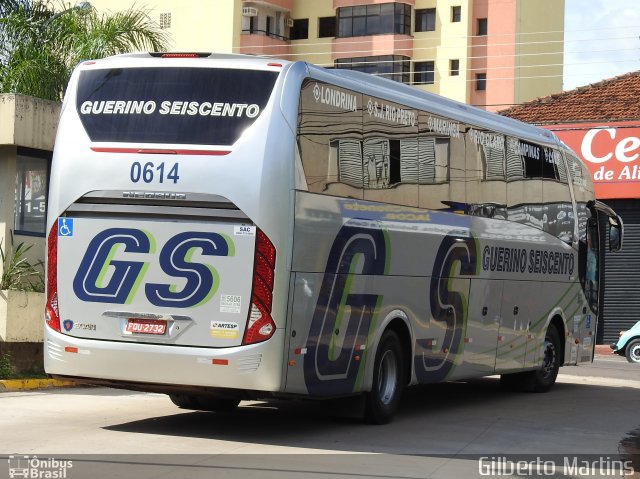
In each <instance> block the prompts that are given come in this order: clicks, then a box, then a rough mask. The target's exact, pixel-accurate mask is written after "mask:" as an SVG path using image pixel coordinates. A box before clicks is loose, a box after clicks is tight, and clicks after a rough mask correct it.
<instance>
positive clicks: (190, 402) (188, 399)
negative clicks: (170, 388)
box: [169, 394, 200, 411]
mask: <svg viewBox="0 0 640 479" xmlns="http://www.w3.org/2000/svg"><path fill="white" fill-rule="evenodd" d="M169 399H171V402H172V403H173V404H175V405H176V406H178V407H179V408H180V409H190V410H193V411H195V410H198V409H199V408H200V404H199V403H198V398H197V397H196V396H190V395H188V394H169Z"/></svg>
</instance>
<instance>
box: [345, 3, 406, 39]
mask: <svg viewBox="0 0 640 479" xmlns="http://www.w3.org/2000/svg"><path fill="white" fill-rule="evenodd" d="M337 13H338V15H337V23H338V37H343V38H344V37H359V36H364V35H381V34H389V33H397V34H400V35H410V34H411V6H410V5H407V4H405V3H383V4H373V5H360V6H357V7H342V8H338V10H337Z"/></svg>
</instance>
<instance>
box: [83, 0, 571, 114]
mask: <svg viewBox="0 0 640 479" xmlns="http://www.w3.org/2000/svg"><path fill="white" fill-rule="evenodd" d="M91 4H92V5H94V6H95V7H96V8H97V9H98V10H99V11H111V12H116V11H119V10H124V9H126V8H129V7H130V5H131V2H130V1H129V0H93V1H92V2H91ZM146 8H148V9H149V15H150V16H151V18H152V19H155V20H157V22H158V23H159V24H160V26H161V27H162V28H165V29H167V32H168V33H169V34H170V35H171V38H172V40H173V43H172V49H173V50H174V51H216V52H227V53H228V52H234V53H250V54H261V55H271V56H274V57H280V58H286V59H289V60H304V61H308V62H310V63H314V64H317V65H320V66H324V67H329V68H350V69H357V70H361V71H366V72H368V73H375V74H378V75H383V76H386V77H388V78H391V79H393V80H397V81H401V82H404V83H408V84H412V85H415V86H416V87H418V88H421V89H424V90H427V91H430V92H432V93H437V94H440V95H443V96H446V97H448V98H452V99H455V100H458V101H461V102H463V103H469V104H472V105H475V106H479V107H481V108H485V109H488V110H492V111H494V110H498V109H502V108H505V107H507V106H510V105H513V104H518V103H522V102H525V101H528V100H531V99H533V98H537V97H540V96H544V95H548V94H550V93H553V92H557V91H560V90H561V89H562V73H563V66H562V63H563V57H564V55H563V39H564V33H563V28H564V0H538V1H535V2H533V1H531V0H401V1H392V0H252V1H243V0H186V1H183V2H174V1H173V0H150V1H149V2H146Z"/></svg>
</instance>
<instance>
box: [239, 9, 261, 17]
mask: <svg viewBox="0 0 640 479" xmlns="http://www.w3.org/2000/svg"><path fill="white" fill-rule="evenodd" d="M242 16H243V17H257V16H258V9H257V8H255V7H242Z"/></svg>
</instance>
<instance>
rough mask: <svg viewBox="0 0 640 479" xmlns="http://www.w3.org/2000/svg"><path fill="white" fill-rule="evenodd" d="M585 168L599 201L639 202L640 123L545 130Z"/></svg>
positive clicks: (572, 126)
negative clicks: (571, 151) (623, 199)
mask: <svg viewBox="0 0 640 479" xmlns="http://www.w3.org/2000/svg"><path fill="white" fill-rule="evenodd" d="M546 128H548V129H550V130H553V132H554V133H555V134H556V135H558V138H560V139H561V140H562V141H563V142H564V143H566V144H567V146H569V148H571V149H572V150H573V151H575V152H576V153H577V154H578V156H579V157H580V158H582V160H583V161H584V162H585V163H586V164H587V166H588V167H589V170H591V175H592V176H593V183H594V186H595V190H596V197H597V198H600V199H612V198H640V122H638V121H634V122H612V123H605V124H603V123H590V124H585V123H579V124H563V125H553V126H547V127H546Z"/></svg>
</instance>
